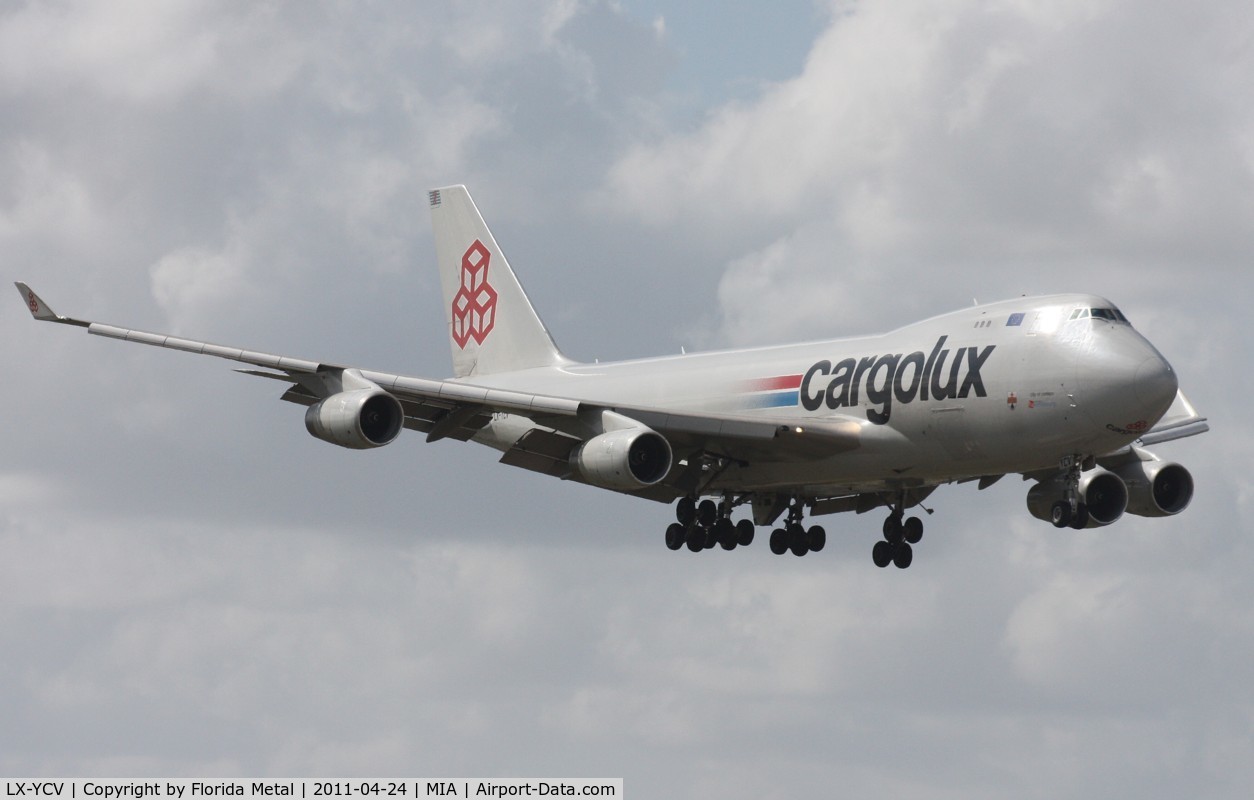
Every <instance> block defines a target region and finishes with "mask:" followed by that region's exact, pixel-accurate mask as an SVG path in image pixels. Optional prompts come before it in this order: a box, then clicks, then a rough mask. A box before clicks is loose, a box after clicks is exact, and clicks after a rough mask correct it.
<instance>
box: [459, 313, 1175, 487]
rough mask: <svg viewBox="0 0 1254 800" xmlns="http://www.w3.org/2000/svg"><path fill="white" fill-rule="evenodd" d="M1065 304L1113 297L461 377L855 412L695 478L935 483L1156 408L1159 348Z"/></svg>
mask: <svg viewBox="0 0 1254 800" xmlns="http://www.w3.org/2000/svg"><path fill="white" fill-rule="evenodd" d="M1081 309H1083V310H1085V311H1086V312H1087V311H1088V310H1091V309H1101V310H1103V311H1105V310H1113V309H1114V307H1113V306H1112V304H1111V303H1110V302H1109V301H1107V300H1104V299H1102V298H1100V297H1095V296H1092V295H1055V296H1047V297H1034V298H1021V299H1018V300H1010V301H1004V302H999V303H993V304H988V305H981V306H975V307H972V308H969V309H964V310H961V311H955V312H952V313H949V314H944V315H941V316H938V317H933V318H931V319H928V320H924V321H922V322H918V323H915V324H912V325H908V326H906V327H903V328H899V329H897V330H895V331H892V332H890V333H885V334H881V335H876V336H866V337H857V338H849V339H835V340H830V341H820V342H810V343H805V344H796V345H788V346H781V347H768V348H760V349H752V350H729V351H719V352H712V353H698V354H692V355H680V356H671V357H665V358H650V359H641V360H634V361H622V362H614V363H603V364H572V365H564V366H559V367H543V368H536V369H531V370H522V371H517V372H509V373H502V374H498V375H489V376H479V377H477V378H475V379H474V383H476V384H479V385H484V386H492V387H495V388H503V389H512V390H516V391H527V392H536V393H548V394H556V395H561V396H565V397H571V398H576V399H579V400H582V401H588V402H592V403H597V404H601V405H606V406H617V407H631V406H642V407H655V408H657V407H664V408H670V409H674V410H677V411H690V412H702V411H704V412H718V413H720V414H728V413H733V414H740V415H743V416H745V417H746V418H755V419H762V420H769V421H772V422H778V423H779V424H781V425H798V426H803V425H806V424H808V423H814V422H818V423H823V422H843V423H845V424H850V423H856V425H857V426H858V427H859V438H860V440H861V441H862V442H863V443H864V444H870V443H872V442H873V443H874V445H875V446H874V447H857V448H855V449H852V450H845V451H842V452H838V453H832V454H830V455H825V454H823V453H817V454H815V455H814V457H813V458H809V459H804V460H795V459H793V460H784V459H780V460H777V461H772V460H769V459H767V460H763V459H755V460H753V462H752V463H751V464H748V465H743V466H741V465H737V464H735V463H733V464H731V465H729V467H728V468H727V469H726V470H725V471H724V472H722V473H721V474H720V475H719V476H718V477H717V478H716V479H715V481H714V482H713V483H712V484H711V488H722V489H730V490H765V489H771V488H775V487H791V488H793V489H794V490H796V489H797V488H798V487H801V491H802V492H803V493H808V494H810V493H813V494H818V493H827V492H840V491H849V492H856V491H861V490H869V489H875V488H879V487H883V486H884V485H885V484H886V483H887V484H893V485H900V486H911V485H913V486H925V485H935V484H938V483H943V482H947V481H951V480H959V479H963V478H970V477H975V476H983V475H1000V474H1004V473H1008V472H1031V471H1034V470H1039V469H1046V468H1050V467H1056V466H1057V465H1058V463H1059V460H1060V459H1062V458H1064V457H1066V456H1074V455H1080V456H1088V455H1099V454H1103V453H1109V452H1112V451H1114V450H1117V449H1118V448H1120V447H1123V446H1125V445H1127V444H1129V443H1131V442H1132V441H1134V440H1135V439H1136V438H1137V437H1138V436H1139V435H1140V434H1141V433H1143V432H1144V431H1145V430H1147V429H1148V428H1149V427H1150V426H1152V425H1153V424H1154V423H1155V422H1156V421H1157V420H1158V419H1159V417H1161V416H1162V414H1163V413H1164V412H1165V411H1166V410H1167V408H1168V407H1169V406H1170V405H1171V402H1172V399H1173V398H1174V396H1175V393H1176V388H1177V385H1176V377H1175V374H1174V372H1173V371H1172V368H1171V366H1170V365H1169V364H1168V363H1167V362H1166V360H1165V359H1164V358H1163V357H1162V356H1161V354H1159V353H1158V351H1157V350H1156V349H1155V348H1154V347H1153V345H1151V344H1150V343H1149V342H1148V341H1147V340H1146V339H1145V338H1144V337H1142V336H1141V335H1140V334H1139V333H1138V332H1137V331H1136V330H1134V329H1133V328H1132V326H1131V325H1129V324H1127V323H1126V322H1124V321H1122V318H1121V315H1120V318H1119V319H1115V318H1113V317H1112V318H1102V317H1098V316H1093V315H1090V314H1088V313H1085V314H1084V315H1083V316H1082V317H1081V318H1072V317H1073V316H1074V315H1077V314H1079V313H1080V310H1081ZM1114 313H1115V314H1116V315H1117V314H1118V312H1114ZM533 424H534V423H532V422H531V421H530V420H525V419H524V418H517V419H512V420H511V419H505V418H498V419H497V420H494V422H493V424H491V425H489V426H488V427H487V428H485V429H484V430H483V431H481V433H480V435H479V436H478V437H476V438H477V440H478V441H481V442H483V443H485V444H489V445H492V446H494V447H498V448H501V449H505V448H508V447H509V446H510V445H511V444H512V443H513V442H514V441H515V440H516V439H517V437H518V435H519V432H520V431H519V426H520V425H521V426H524V427H529V426H532V425H533Z"/></svg>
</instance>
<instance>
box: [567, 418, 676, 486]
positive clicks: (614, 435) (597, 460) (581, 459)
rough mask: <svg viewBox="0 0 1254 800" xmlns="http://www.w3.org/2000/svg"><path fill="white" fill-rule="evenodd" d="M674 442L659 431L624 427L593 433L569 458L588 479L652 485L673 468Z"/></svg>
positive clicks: (601, 482) (609, 483) (600, 483)
mask: <svg viewBox="0 0 1254 800" xmlns="http://www.w3.org/2000/svg"><path fill="white" fill-rule="evenodd" d="M671 461H672V455H671V446H670V444H669V443H668V442H667V441H666V439H665V438H664V437H663V436H662V435H661V434H660V433H657V432H656V431H653V430H650V429H649V428H645V427H637V428H623V429H620V430H615V431H608V432H606V433H602V434H601V435H599V436H594V437H592V438H591V439H589V440H588V441H586V442H584V443H583V444H581V445H580V446H579V447H578V448H577V449H576V450H575V452H574V453H572V454H571V457H570V462H571V464H572V465H573V466H574V467H575V469H576V470H577V471H578V472H579V475H580V476H581V477H583V479H584V480H586V481H587V482H588V483H591V484H593V485H594V486H600V487H603V488H606V489H619V490H625V491H630V490H632V489H643V488H645V487H646V486H652V485H653V484H655V483H657V482H658V481H660V480H662V479H663V478H665V477H666V473H668V472H670V469H671Z"/></svg>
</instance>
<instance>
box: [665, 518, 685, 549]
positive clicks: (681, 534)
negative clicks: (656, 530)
mask: <svg viewBox="0 0 1254 800" xmlns="http://www.w3.org/2000/svg"><path fill="white" fill-rule="evenodd" d="M687 539H688V531H687V530H685V529H684V526H683V525H680V524H679V523H678V522H672V523H671V524H670V525H669V526H668V527H667V528H666V546H667V547H669V548H670V549H671V550H678V549H679V548H681V547H683V546H684V542H685V541H686V540H687Z"/></svg>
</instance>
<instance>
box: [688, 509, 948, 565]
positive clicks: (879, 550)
mask: <svg viewBox="0 0 1254 800" xmlns="http://www.w3.org/2000/svg"><path fill="white" fill-rule="evenodd" d="M740 502H744V500H743V498H742V499H741V501H740ZM732 506H733V502H732V499H731V498H730V497H724V498H723V499H722V501H721V502H718V503H716V502H715V501H713V500H710V499H706V500H702V501H700V502H699V503H698V502H697V500H696V498H693V497H683V498H680V500H679V502H678V503H677V504H676V506H675V522H672V523H671V524H670V526H669V527H668V528H667V529H666V546H667V547H669V548H670V549H671V550H679V549H681V548H683V547H687V548H688V549H689V550H691V551H692V552H694V553H698V552H700V551H702V550H711V549H713V548H714V547H715V546H716V545H717V546H719V547H722V548H723V549H724V550H734V549H736V548H737V547H744V546H746V545H749V544H751V543H752V542H753V522H752V521H750V520H747V519H742V520H740V521H739V522H735V523H733V522H732V520H731V511H732ZM889 507H890V508H891V509H892V513H891V514H889V516H888V519H886V520H884V539H883V540H882V541H879V542H876V543H875V547H874V548H872V550H871V559H872V560H873V561H874V562H875V566H877V567H887V566H888V565H889V564H894V565H896V566H897V568H898V569H906V568H907V567H909V566H910V564H911V563H912V562H913V561H914V548H913V545H916V544H918V543H919V540H920V539H922V538H923V520H921V519H919V518H918V517H909V518H907V517H906V516H905V513H904V512H905V507H906V495H905V493H904V492H902V493H900V494H898V495H897V498H896V502H895V503H890V504H889ZM776 509H777V511H776V512H775V513H779V510H780V509H779V506H776ZM928 513H931V512H928ZM804 516H805V504H804V502H803V501H802V500H801V499H800V498H794V499H793V500H792V504H791V505H790V506H789V507H788V516H787V518H786V519H787V521H786V522H785V523H784V525H783V526H782V527H779V528H776V529H775V530H773V531H771V538H770V548H771V552H772V553H774V554H775V555H777V556H782V555H783V554H785V553H788V552H791V553H792V554H793V555H795V556H804V555H805V554H806V553H817V552H819V551H820V550H822V549H823V548H824V547H825V546H826V545H827V531H825V530H823V526H821V525H812V526H810V527H809V528H807V527H805V526H804V525H803V524H802V522H803V519H804Z"/></svg>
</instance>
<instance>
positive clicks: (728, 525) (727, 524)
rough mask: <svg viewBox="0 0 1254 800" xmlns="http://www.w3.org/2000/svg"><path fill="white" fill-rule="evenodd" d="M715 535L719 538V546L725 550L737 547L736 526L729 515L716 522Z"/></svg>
mask: <svg viewBox="0 0 1254 800" xmlns="http://www.w3.org/2000/svg"><path fill="white" fill-rule="evenodd" d="M714 535H715V537H717V538H718V543H719V546H720V547H722V548H723V549H724V550H735V549H736V526H735V525H733V524H732V521H731V520H729V519H728V518H727V517H723V518H722V519H720V520H719V521H718V522H716V523H714Z"/></svg>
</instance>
